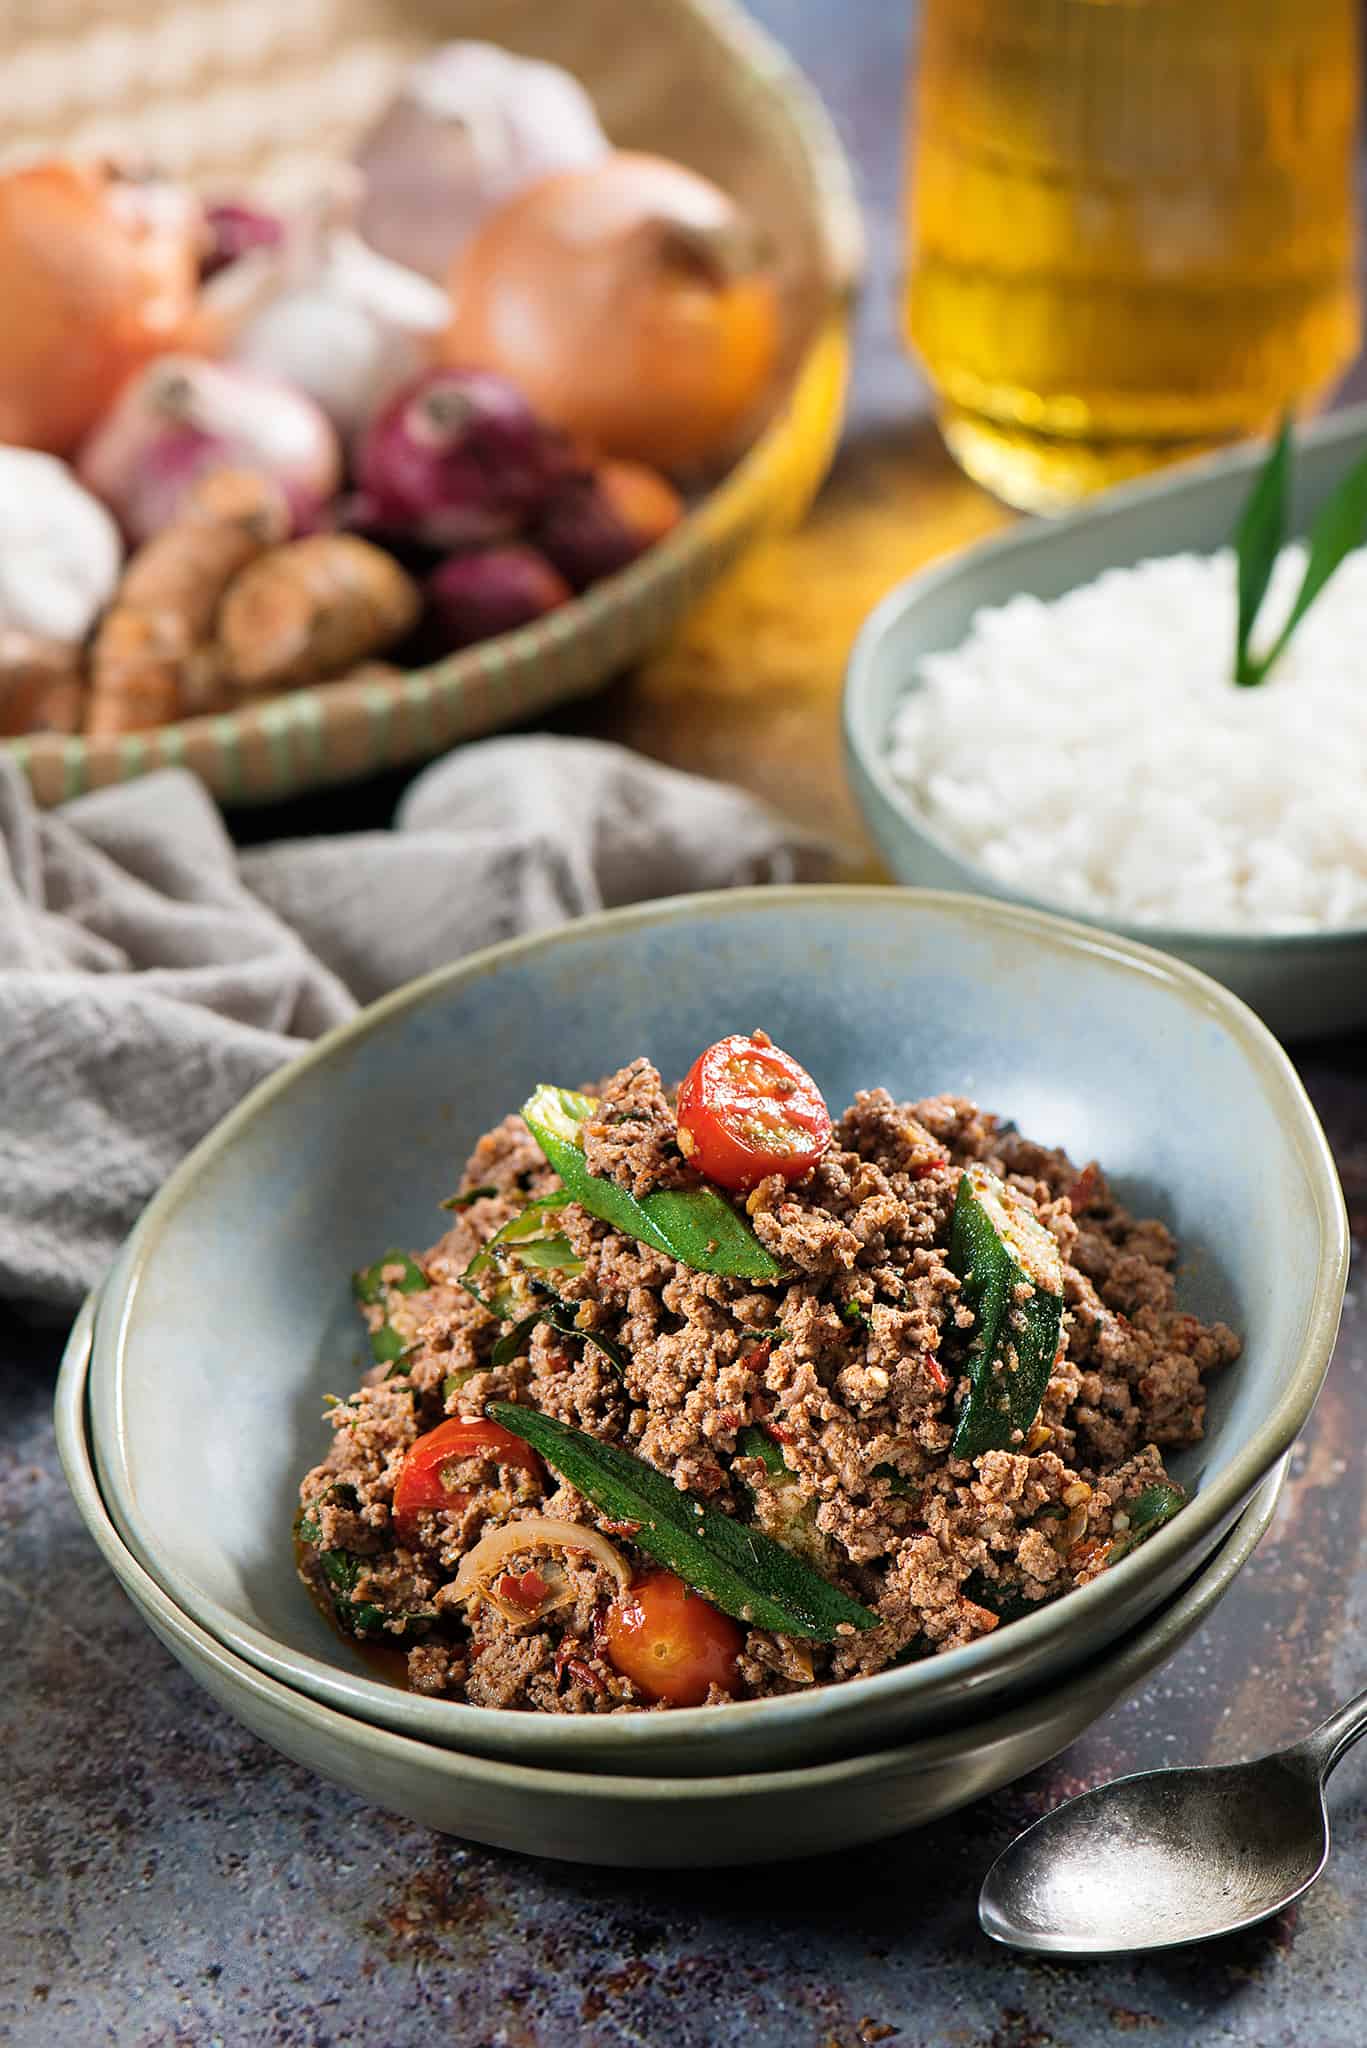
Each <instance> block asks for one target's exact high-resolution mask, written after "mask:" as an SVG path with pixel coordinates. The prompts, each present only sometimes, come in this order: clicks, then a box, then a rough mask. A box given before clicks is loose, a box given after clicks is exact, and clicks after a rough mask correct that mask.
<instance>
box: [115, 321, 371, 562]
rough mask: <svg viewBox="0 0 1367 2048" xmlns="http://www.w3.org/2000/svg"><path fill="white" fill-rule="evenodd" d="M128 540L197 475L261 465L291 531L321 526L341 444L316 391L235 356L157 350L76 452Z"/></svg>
mask: <svg viewBox="0 0 1367 2048" xmlns="http://www.w3.org/2000/svg"><path fill="white" fill-rule="evenodd" d="M76 468H77V471H78V474H79V475H80V477H81V479H82V481H83V482H84V483H85V484H87V485H88V486H89V488H90V489H91V490H92V491H94V492H95V494H96V496H97V497H100V498H103V499H104V501H105V503H106V504H107V505H108V506H109V507H110V509H111V511H112V512H113V513H114V514H115V516H116V517H117V519H118V520H119V523H120V525H121V526H122V527H123V529H124V532H125V533H126V534H127V536H128V538H129V539H130V541H133V542H135V543H136V542H138V541H144V540H147V539H148V538H150V536H151V535H152V534H154V533H157V532H159V531H160V530H161V528H162V527H163V526H165V525H166V524H167V523H168V521H169V520H170V519H171V518H173V517H174V515H175V513H176V511H177V510H178V509H179V507H180V504H181V501H182V499H183V498H184V497H185V495H186V493H187V492H188V491H189V490H190V488H191V486H192V485H193V484H195V483H196V482H197V481H198V480H199V478H200V477H202V476H205V475H206V474H207V473H208V472H209V471H210V470H215V469H252V470H259V471H260V472H261V473H262V474H263V475H265V476H269V477H271V478H273V479H274V481H275V482H276V483H277V484H279V486H280V488H281V490H282V491H283V492H284V495H285V499H286V501H287V503H288V505H289V508H290V519H291V525H292V529H293V531H294V532H295V533H306V532H308V531H309V530H310V529H311V528H312V527H314V526H316V525H317V524H318V522H319V519H320V517H321V515H322V512H323V508H324V507H325V506H326V504H327V502H328V500H329V499H330V498H331V497H332V496H333V495H334V493H335V492H336V490H337V488H338V485H339V484H340V482H341V477H342V452H341V448H340V446H339V444H338V440H337V436H336V434H335V433H334V432H333V430H332V427H331V425H330V424H329V422H328V419H327V417H326V415H325V414H324V413H323V412H322V411H321V410H320V408H319V407H318V406H316V405H315V404H314V402H313V400H312V399H311V398H306V397H305V396H304V395H303V393H302V392H298V391H294V390H291V388H290V387H289V385H287V384H281V383H280V382H279V381H278V380H277V379H276V378H274V377H267V376H264V375H263V374H262V373H261V372H260V371H258V370H251V369H247V368H245V367H244V366H242V365H241V364H237V363H213V362H207V361H204V360H201V358H199V357H198V356H159V357H158V358H157V360H156V361H155V362H153V363H150V364H149V365H148V367H147V368H146V369H145V370H144V371H143V372H142V374H141V375H140V376H139V377H136V378H134V380H133V381H132V383H131V384H128V385H126V386H125V387H124V390H123V392H122V394H121V395H120V397H119V399H118V400H117V402H116V404H115V405H114V408H113V410H112V411H111V412H110V413H108V414H107V415H106V417H105V418H104V420H103V421H102V422H101V423H100V425H99V426H98V427H97V428H96V429H95V432H94V433H93V434H92V435H91V437H90V439H89V440H88V441H87V442H86V443H85V445H84V447H83V448H82V449H81V451H80V455H79V457H78V459H77V464H76Z"/></svg>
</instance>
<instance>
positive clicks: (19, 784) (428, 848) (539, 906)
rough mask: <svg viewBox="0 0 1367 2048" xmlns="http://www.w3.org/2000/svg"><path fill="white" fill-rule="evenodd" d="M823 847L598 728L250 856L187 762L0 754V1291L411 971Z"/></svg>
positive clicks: (432, 774)
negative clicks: (602, 736) (61, 796)
mask: <svg viewBox="0 0 1367 2048" xmlns="http://www.w3.org/2000/svg"><path fill="white" fill-rule="evenodd" d="M830 858H831V857H830V851H829V849H827V848H826V847H824V846H823V845H821V844H820V842H818V841H816V840H813V839H810V838H807V837H806V836H804V835H803V834H801V833H800V832H798V831H796V830H795V829H794V828H792V827H791V826H789V825H788V824H786V823H785V822H784V821H783V820H782V819H780V818H778V817H776V816H774V814H773V813H771V812H769V811H768V810H766V809H765V808H764V806H763V805H761V804H759V803H757V802H756V801H755V800H754V799H752V798H750V797H748V796H745V795H743V794H742V793H741V792H740V791H739V790H735V789H728V788H724V787H722V786H720V785H718V784H714V783H709V782H703V781H700V780H698V779H697V778H696V777H694V776H690V775H681V774H679V773H677V772H676V771H675V770H673V769H668V768H661V767H659V766H657V765H656V764H655V763H653V762H649V761H646V760H643V759H641V758H639V757H638V756H636V755H633V754H630V753H628V752H627V751H626V750H625V749H623V748H621V747H614V746H606V745H603V744H601V743H599V742H597V741H592V740H575V739H551V738H544V737H537V736H533V737H527V738H514V739H498V740H486V741H483V742H481V743H480V744H478V745H475V746H467V747H464V748H461V749H459V750H458V751H457V752H455V753H453V754H450V755H448V756H447V757H446V758H445V759H444V760H442V761H440V762H438V763H437V764H436V765H435V766H434V767H432V768H430V769H428V770H427V771H426V773H425V774H423V775H422V776H420V777H419V778H418V780H417V781H416V782H415V783H414V784H413V785H412V786H411V787H410V789H409V790H408V791H407V793H406V794H405V796H404V799H403V801H402V803H401V805H400V807H399V812H398V816H397V818H396V821H395V829H394V830H393V831H391V832H367V833H357V834H353V835H351V836H347V837H339V838H332V839H310V840H298V841H294V842H290V843H285V844H281V845H276V846H267V847H261V848H258V849H254V850H252V851H250V852H246V853H238V852H237V851H236V849H235V848H234V847H233V845H232V842H231V840H230V839H229V837H228V835H227V832H226V831H225V829H224V826H223V822H222V819H221V818H220V817H219V815H218V812H217V811H216V809H215V808H214V806H213V803H212V802H211V800H210V798H209V797H208V796H207V795H206V793H205V791H204V789H203V788H202V786H201V785H200V784H199V783H198V782H197V781H196V780H195V779H194V778H193V777H192V776H191V775H189V774H186V773H183V772H181V771H180V770H171V771H167V772H165V773H162V774H158V775H151V776H148V777H147V778H146V779H145V780H143V781H140V782H133V783H128V784H125V785H123V786H122V787H120V788H116V789H110V790H103V791H100V792H98V793H97V794H95V795H92V796H86V797H81V798H78V799H77V800H76V801H75V802H74V803H70V804H68V805H66V806H65V807H64V808H63V809H62V810H60V811H56V812H46V813H44V812H41V811H39V810H37V809H36V808H35V806H34V804H33V802H32V799H31V798H30V796H29V793H28V787H27V784H26V783H25V782H24V780H23V778H22V777H21V776H20V774H19V772H18V770H17V768H16V767H15V766H14V764H13V762H12V761H9V760H7V759H6V758H5V757H4V756H3V755H0V1296H4V1297H8V1298H11V1299H20V1300H24V1301H26V1302H28V1303H30V1304H34V1305H38V1304H46V1305H48V1306H49V1307H53V1308H68V1307H71V1306H73V1305H74V1304H75V1303H76V1302H77V1301H79V1299H80V1298H81V1296H82V1295H83V1294H84V1293H85V1291H86V1290H87V1289H88V1288H90V1287H91V1286H92V1285H93V1284H94V1283H95V1282H96V1281H97V1280H98V1279H99V1277H100V1275H101V1274H102V1272H103V1271H104V1269H105V1267H106V1266H107V1264H108V1262H109V1260H110V1258H111V1257H112V1255H113V1253H114V1251H115V1249H116V1248H117V1246H118V1244H119V1242H120V1240H121V1239H122V1238H123V1237H124V1236H125V1234H126V1233H127V1231H128V1230H129V1229H130V1228H131V1226H132V1224H133V1222H134V1221H135V1219H136V1217H137V1214H138V1212H139V1210H140V1209H141V1208H142V1207H143V1205H144V1204H145V1203H146V1202H147V1201H148V1200H149V1198H150V1197H151V1196H152V1195H153V1194H154V1193H155V1192H156V1190H157V1188H158V1187H159V1186H160V1185H161V1183H162V1182H163V1181H164V1180H165V1178H166V1176H167V1174H168V1173H169V1172H170V1171H171V1169H172V1167H174V1166H175V1164H176V1163H177V1161H178V1160H179V1159H180V1158H181V1157H182V1156H183V1155H184V1153H185V1152H186V1151H188V1150H189V1148H190V1147H191V1146H192V1145H194V1144H195V1143H196V1142H197V1140H198V1139H200V1138H201V1137H202V1136H203V1135H204V1133H205V1132H206V1131H207V1130H209V1129H210V1128H211V1127H212V1126H213V1125H214V1124H215V1123H217V1122H218V1120H219V1118H220V1117H222V1116H223V1115H225V1114H226V1112H227V1111H228V1110H229V1109H231V1108H232V1107H233V1105H234V1103H236V1102H237V1101H238V1100H239V1099H240V1098H241V1097H242V1096H243V1095H244V1094H245V1093H246V1092H247V1090H248V1089H249V1088H251V1087H253V1086H254V1085H255V1083H256V1082H258V1081H260V1080H262V1079H263V1078H264V1077H265V1076H266V1075H267V1074H269V1073H272V1072H273V1071H274V1070H275V1068H277V1067H279V1066H280V1065H282V1064H283V1062H284V1061H286V1060H288V1059H290V1058H292V1057H293V1056H294V1055H295V1054H296V1053H297V1052H299V1051H300V1050H301V1048H302V1046H303V1045H304V1043H305V1042H306V1041H307V1040H309V1039H311V1038H316V1037H318V1035H319V1034H320V1033H321V1032H324V1031H327V1030H328V1029H330V1027H331V1026H333V1025H334V1024H340V1023H341V1022H343V1020H344V1019H345V1018H347V1017H349V1016H351V1015H352V1014H353V1012H354V1011H355V1010H356V1008H357V1007H358V1005H359V1004H360V1003H365V1002H369V1001H371V1000H372V999H373V998H374V997H376V996H379V995H382V994H383V993H384V992H385V991H386V990H388V989H391V988H394V987H396V986H397V985H398V984H399V983H400V982H403V981H407V980H408V979H410V978H411V977H412V976H413V975H415V974H421V973H423V972H425V971H426V970H427V969H428V968H431V967H437V966H440V965H441V964H442V963H443V962H445V961H448V960H454V959H456V958H458V957H459V956H460V955H461V954H462V953H468V952H471V951H473V950H475V949H476V948H477V947H480V946H485V945H490V944H492V943H493V942H494V941H495V940H497V939H503V938H508V937H511V936H512V935H513V934H515V933H518V932H527V931H535V930H539V929H543V928H545V927H546V926H549V925H554V924H559V923H561V922H562V921H563V920H564V919H566V918H571V917H578V916H581V915H582V914H583V913H585V912H587V911H591V910H599V909H603V908H606V907H611V906H612V905H614V904H619V903H630V902H639V901H642V900H644V899H645V898H647V897H651V896H662V895H671V894H675V893H682V892H688V891H692V890H697V889H713V888H723V887H727V886H730V885H731V884H734V883H740V882H786V881H805V880H810V879H815V878H818V877H819V876H821V875H823V874H825V873H826V872H828V871H829V867H830Z"/></svg>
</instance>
